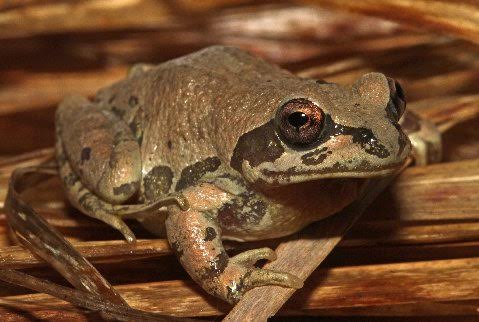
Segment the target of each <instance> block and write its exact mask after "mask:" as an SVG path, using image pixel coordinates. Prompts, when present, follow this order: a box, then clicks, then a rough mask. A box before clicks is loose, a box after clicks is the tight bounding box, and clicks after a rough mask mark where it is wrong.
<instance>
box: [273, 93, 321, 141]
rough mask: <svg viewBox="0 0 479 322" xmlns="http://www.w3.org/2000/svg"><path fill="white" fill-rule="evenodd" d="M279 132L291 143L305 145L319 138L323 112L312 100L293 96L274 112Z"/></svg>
mask: <svg viewBox="0 0 479 322" xmlns="http://www.w3.org/2000/svg"><path fill="white" fill-rule="evenodd" d="M275 121H276V126H277V127H278V130H279V133H280V134H281V135H282V137H284V138H285V139H286V141H288V142H289V143H291V144H296V145H307V144H310V143H313V142H314V141H316V140H317V139H318V138H319V135H320V134H321V130H322V129H323V123H324V113H323V111H322V110H321V108H319V106H317V105H316V104H314V103H313V102H311V101H309V100H307V99H304V98H294V99H292V100H289V101H287V102H286V103H284V104H283V105H281V106H280V108H279V109H278V112H277V113H276V120H275Z"/></svg>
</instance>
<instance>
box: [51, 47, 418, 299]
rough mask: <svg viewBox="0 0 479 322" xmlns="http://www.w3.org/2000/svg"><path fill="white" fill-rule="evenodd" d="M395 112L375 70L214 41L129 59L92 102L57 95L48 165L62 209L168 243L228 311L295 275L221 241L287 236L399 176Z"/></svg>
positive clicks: (391, 83)
mask: <svg viewBox="0 0 479 322" xmlns="http://www.w3.org/2000/svg"><path fill="white" fill-rule="evenodd" d="M405 107H406V100H405V96H404V92H403V90H402V88H401V86H400V84H399V83H398V82H397V81H396V80H394V79H392V78H389V77H387V76H385V75H384V74H382V73H377V72H371V73H367V74H365V75H363V76H361V77H360V78H359V79H357V80H356V81H355V82H354V83H353V84H352V85H348V86H345V85H338V84H335V83H329V82H326V81H323V80H318V79H312V78H301V77H298V76H296V75H294V74H293V73H291V72H289V71H287V70H284V69H282V68H280V67H278V66H276V65H274V64H271V63H269V62H267V61H265V60H263V59H261V58H259V57H256V56H254V55H252V54H250V53H248V52H247V51H244V50H241V49H238V48H234V47H228V46H212V47H207V48H205V49H202V50H200V51H197V52H195V53H192V54H189V55H186V56H183V57H180V58H176V59H173V60H170V61H167V62H164V63H161V64H159V65H150V64H138V65H135V66H134V67H133V68H132V69H131V70H130V72H129V73H128V75H127V77H126V78H125V79H123V80H120V81H118V82H116V83H114V84H113V85H110V86H107V87H105V88H102V89H100V90H99V91H98V92H97V93H96V95H95V96H94V98H93V99H91V100H90V99H88V98H86V97H83V96H79V95H71V96H69V97H66V98H65V99H64V100H63V101H62V102H61V103H60V104H59V106H58V108H57V111H56V115H55V129H56V159H57V163H58V167H59V173H60V177H61V181H62V184H63V187H64V190H65V192H66V195H67V197H68V200H69V201H70V202H71V204H72V205H73V206H74V207H76V208H77V209H79V210H80V211H81V212H83V213H84V214H86V215H88V216H90V217H93V218H96V219H98V220H101V221H103V222H105V223H106V224H108V225H109V226H111V227H113V228H115V229H117V230H118V231H119V232H120V233H122V234H123V236H124V238H125V239H126V241H127V242H130V243H133V242H135V235H134V233H133V232H132V230H131V229H130V228H129V227H128V225H127V224H126V223H125V220H126V219H136V220H138V221H139V222H140V223H142V224H143V225H144V227H145V228H147V229H148V230H150V231H151V232H153V233H155V234H158V235H159V236H166V238H167V239H168V242H169V244H170V246H171V248H172V250H173V251H174V253H175V254H176V256H177V257H178V260H179V262H180V263H181V265H182V266H183V267H184V269H185V270H186V272H187V273H188V274H189V275H190V276H191V278H192V279H193V280H194V281H196V282H197V283H198V284H199V285H200V286H201V287H202V288H203V289H204V290H205V291H206V292H208V293H209V294H212V295H213V296H216V297H218V298H220V299H222V300H224V301H227V302H229V303H236V302H237V301H238V300H239V299H241V297H242V296H243V294H244V293H245V292H247V291H248V290H250V289H252V288H254V287H258V286H265V285H277V286H282V287H289V288H294V289H298V288H301V287H302V285H303V281H302V280H301V279H299V278H298V277H296V276H294V275H291V274H289V273H287V272H281V271H275V270H269V269H265V268H261V267H258V266H257V265H256V264H257V263H258V261H261V260H266V261H273V260H275V258H276V254H275V252H274V251H273V250H272V249H270V248H267V247H263V248H257V249H251V250H247V251H244V252H242V253H239V254H237V255H234V256H230V255H229V254H228V253H227V252H226V250H225V247H224V245H223V241H225V240H234V241H240V242H247V241H255V240H264V239H272V238H279V237H283V236H288V235H290V234H293V233H295V232H298V231H300V230H301V229H303V228H304V227H306V226H307V225H309V224H311V223H313V222H316V221H320V220H322V219H324V218H326V217H329V216H331V215H333V214H335V213H338V212H339V211H340V210H342V209H343V208H345V207H346V206H347V205H349V204H350V203H351V202H353V201H354V200H355V199H356V198H358V196H359V194H360V192H361V189H363V187H364V183H365V182H366V181H367V180H368V179H370V178H376V177H382V176H388V175H392V174H394V173H395V172H397V170H398V169H400V168H401V167H402V166H403V165H404V163H405V162H406V160H407V158H408V157H409V156H410V153H411V150H412V146H411V142H410V140H409V138H408V135H407V134H406V133H405V131H403V129H402V128H401V126H400V124H399V121H400V119H401V116H402V115H403V114H404V112H405Z"/></svg>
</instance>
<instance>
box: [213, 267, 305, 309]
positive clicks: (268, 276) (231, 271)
mask: <svg viewBox="0 0 479 322" xmlns="http://www.w3.org/2000/svg"><path fill="white" fill-rule="evenodd" d="M238 270H239V271H241V272H242V273H241V274H238ZM237 274H238V275H237ZM235 275H236V276H235ZM232 276H235V278H233V279H231V277H232ZM222 280H223V282H224V283H225V284H224V286H226V288H225V290H226V292H225V294H224V296H223V298H224V299H225V300H227V301H228V302H229V303H232V304H233V303H236V302H238V301H239V300H240V299H241V297H242V296H243V294H244V293H246V292H247V291H249V290H250V289H252V288H255V287H258V286H267V285H275V286H282V287H289V288H294V289H299V288H301V287H303V281H302V280H301V279H299V278H298V277H296V276H294V275H292V274H289V273H285V272H279V271H274V270H269V269H261V268H252V269H251V268H250V269H248V268H244V266H241V265H235V264H233V265H229V266H228V268H227V269H226V271H225V274H224V275H223V277H222Z"/></svg>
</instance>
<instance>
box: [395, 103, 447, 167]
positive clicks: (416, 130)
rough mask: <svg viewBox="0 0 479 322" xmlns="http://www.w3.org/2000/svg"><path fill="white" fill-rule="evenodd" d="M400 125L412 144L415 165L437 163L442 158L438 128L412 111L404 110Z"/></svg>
mask: <svg viewBox="0 0 479 322" xmlns="http://www.w3.org/2000/svg"><path fill="white" fill-rule="evenodd" d="M401 126H402V128H403V129H404V131H405V132H406V133H407V135H408V137H409V140H410V141H411V144H412V146H413V156H414V162H415V163H416V165H427V164H431V163H438V162H440V161H441V159H442V138H441V132H440V131H439V129H438V128H437V127H436V126H435V125H434V124H433V123H431V122H429V121H427V120H425V119H421V118H419V116H417V115H416V114H414V113H413V112H410V111H408V112H406V113H405V114H404V116H403V118H402V119H401Z"/></svg>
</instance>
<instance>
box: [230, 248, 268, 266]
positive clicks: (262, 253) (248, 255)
mask: <svg viewBox="0 0 479 322" xmlns="http://www.w3.org/2000/svg"><path fill="white" fill-rule="evenodd" d="M261 259H266V260H268V261H274V260H276V253H275V251H274V250H272V249H271V248H268V247H263V248H257V249H251V250H247V251H245V252H243V253H240V254H238V255H236V256H234V257H232V258H231V259H230V261H231V262H232V263H235V264H238V265H245V266H252V265H254V264H256V262H257V261H259V260H261Z"/></svg>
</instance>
